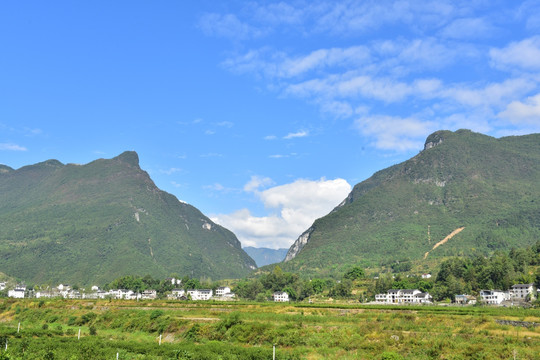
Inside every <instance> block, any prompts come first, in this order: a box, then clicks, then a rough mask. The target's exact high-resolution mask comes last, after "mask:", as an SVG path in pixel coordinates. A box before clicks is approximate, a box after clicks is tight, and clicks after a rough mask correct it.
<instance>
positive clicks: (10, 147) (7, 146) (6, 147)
mask: <svg viewBox="0 0 540 360" xmlns="http://www.w3.org/2000/svg"><path fill="white" fill-rule="evenodd" d="M27 150H28V149H27V148H25V147H24V146H20V145H17V144H11V143H0V151H27Z"/></svg>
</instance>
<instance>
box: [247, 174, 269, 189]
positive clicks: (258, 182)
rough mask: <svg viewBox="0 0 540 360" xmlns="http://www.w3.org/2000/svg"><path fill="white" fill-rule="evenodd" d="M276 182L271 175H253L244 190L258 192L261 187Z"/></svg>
mask: <svg viewBox="0 0 540 360" xmlns="http://www.w3.org/2000/svg"><path fill="white" fill-rule="evenodd" d="M273 184H274V180H272V179H270V178H269V177H263V176H257V175H253V176H252V177H251V179H250V180H249V181H248V182H247V184H246V185H244V191H246V192H257V191H259V189H260V188H261V187H267V186H270V185H273Z"/></svg>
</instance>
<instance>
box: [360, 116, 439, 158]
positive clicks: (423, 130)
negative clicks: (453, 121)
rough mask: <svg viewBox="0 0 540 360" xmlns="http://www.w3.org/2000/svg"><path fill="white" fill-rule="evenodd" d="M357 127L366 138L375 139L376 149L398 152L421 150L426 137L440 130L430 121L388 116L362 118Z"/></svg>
mask: <svg viewBox="0 0 540 360" xmlns="http://www.w3.org/2000/svg"><path fill="white" fill-rule="evenodd" d="M355 127H356V128H357V129H358V130H359V131H360V132H361V133H362V134H363V135H364V136H367V137H370V138H374V139H375V140H374V141H373V145H374V146H375V147H376V148H379V149H384V150H398V151H408V150H414V149H421V148H422V145H423V140H424V139H425V137H426V136H427V135H429V134H430V133H431V132H433V131H435V130H438V129H436V127H437V125H436V124H435V123H433V122H430V121H422V120H419V119H415V118H401V117H397V116H387V115H372V116H364V117H361V118H360V119H358V120H356V121H355Z"/></svg>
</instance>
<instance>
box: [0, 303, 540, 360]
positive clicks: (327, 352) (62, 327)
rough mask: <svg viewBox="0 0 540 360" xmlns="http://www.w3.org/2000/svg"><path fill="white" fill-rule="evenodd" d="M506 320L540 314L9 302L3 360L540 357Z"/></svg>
mask: <svg viewBox="0 0 540 360" xmlns="http://www.w3.org/2000/svg"><path fill="white" fill-rule="evenodd" d="M501 319H506V320H514V321H525V322H529V323H532V322H536V323H539V322H540V310H538V309H529V310H526V309H509V308H486V307H465V308H464V307H436V306H424V307H395V306H365V305H356V304H345V303H344V304H336V303H333V304H274V303H216V302H204V303H201V302H198V303H196V302H169V301H147V302H134V301H108V300H99V301H86V300H50V301H43V300H41V301H39V300H14V299H2V300H0V349H1V350H0V359H116V356H117V354H118V358H119V359H271V358H272V346H273V345H274V344H275V345H276V359H514V358H515V359H538V356H539V353H540V326H537V327H534V326H533V325H530V324H529V326H528V327H516V326H510V325H500V324H498V323H497V322H496V320H501ZM19 323H20V331H19V332H18V331H17V328H18V325H19ZM79 329H80V330H81V338H80V340H79V339H78V333H79ZM160 335H161V340H162V343H161V345H160V344H159V338H160ZM6 341H7V344H8V348H7V351H6V350H5V343H6Z"/></svg>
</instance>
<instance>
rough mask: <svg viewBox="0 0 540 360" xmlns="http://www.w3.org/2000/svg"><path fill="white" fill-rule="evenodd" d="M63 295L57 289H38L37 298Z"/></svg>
mask: <svg viewBox="0 0 540 360" xmlns="http://www.w3.org/2000/svg"><path fill="white" fill-rule="evenodd" d="M60 296H62V295H61V294H60V293H59V292H58V291H56V290H55V289H53V290H44V291H36V298H38V299H39V298H53V297H60Z"/></svg>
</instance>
